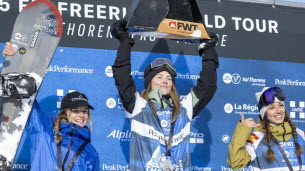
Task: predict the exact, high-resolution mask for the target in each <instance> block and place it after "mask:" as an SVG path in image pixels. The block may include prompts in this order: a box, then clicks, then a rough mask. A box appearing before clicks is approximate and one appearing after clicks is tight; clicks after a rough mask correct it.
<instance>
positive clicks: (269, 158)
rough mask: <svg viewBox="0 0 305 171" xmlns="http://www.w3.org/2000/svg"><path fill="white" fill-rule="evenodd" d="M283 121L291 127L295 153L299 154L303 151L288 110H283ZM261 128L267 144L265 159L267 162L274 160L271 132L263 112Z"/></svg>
mask: <svg viewBox="0 0 305 171" xmlns="http://www.w3.org/2000/svg"><path fill="white" fill-rule="evenodd" d="M284 122H288V123H289V125H290V126H291V129H292V136H293V140H294V144H295V153H296V154H297V155H298V156H300V155H301V154H302V153H303V149H302V147H301V146H300V144H299V143H298V134H297V131H296V126H295V125H294V123H293V122H292V121H291V119H290V117H289V114H288V112H287V111H286V110H285V118H284ZM261 123H262V126H263V129H264V131H265V141H266V144H267V145H268V150H267V152H266V160H267V161H268V162H272V161H274V152H273V150H272V149H271V140H272V139H271V135H272V133H271V132H270V121H269V120H268V119H267V115H266V114H265V116H264V118H263V119H262V121H261Z"/></svg>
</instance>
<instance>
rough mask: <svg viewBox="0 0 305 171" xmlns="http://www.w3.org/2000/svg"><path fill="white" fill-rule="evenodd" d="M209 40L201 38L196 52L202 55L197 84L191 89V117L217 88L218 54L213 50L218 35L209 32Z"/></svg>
mask: <svg viewBox="0 0 305 171" xmlns="http://www.w3.org/2000/svg"><path fill="white" fill-rule="evenodd" d="M210 36H211V39H210V40H202V41H201V43H200V45H199V47H198V52H199V55H200V56H202V70H201V71H200V78H199V79H198V80H197V85H196V86H195V87H194V88H193V89H192V92H191V93H192V98H193V100H192V101H193V118H194V117H196V116H197V115H198V114H199V113H200V112H201V110H202V109H203V108H204V107H205V106H206V105H207V104H208V103H209V102H210V101H211V100H212V98H213V96H214V94H215V92H216V89H217V72H216V68H218V66H219V61H218V55H217V52H216V50H215V48H214V47H215V45H216V44H217V41H218V37H217V35H216V34H215V33H210Z"/></svg>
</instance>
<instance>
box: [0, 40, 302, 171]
mask: <svg viewBox="0 0 305 171" xmlns="http://www.w3.org/2000/svg"><path fill="white" fill-rule="evenodd" d="M3 47H4V43H1V44H0V48H1V49H2V48H3ZM115 56H116V51H114V50H102V49H85V48H68V47H58V48H57V50H56V52H55V55H54V58H53V60H52V62H51V64H50V67H49V70H48V72H47V75H46V77H45V80H44V82H43V84H42V86H41V89H40V91H39V93H38V96H37V100H38V102H39V104H40V105H41V108H42V110H43V111H44V112H45V113H47V114H49V115H51V116H53V117H55V116H56V114H57V113H58V112H59V107H60V103H61V100H62V98H63V96H64V95H65V94H67V93H68V92H72V91H79V92H82V93H85V94H86V95H87V97H88V98H89V103H90V104H91V105H92V106H93V107H94V108H95V110H93V111H91V112H90V113H91V115H92V118H93V129H92V143H93V145H94V146H95V147H96V149H97V151H98V153H99V155H100V163H101V164H100V168H101V170H115V169H117V170H124V169H125V170H126V166H127V165H128V161H129V150H130V149H129V146H130V136H131V130H132V129H131V128H130V124H129V121H128V120H127V119H126V118H125V113H124V110H123V105H122V102H121V100H120V98H119V95H118V92H117V89H116V87H115V83H114V79H113V73H112V69H111V65H112V64H113V62H114V60H115ZM101 57H102V58H103V60H101ZM157 57H165V58H168V59H170V60H172V61H173V64H174V65H175V66H176V69H177V71H178V73H180V74H181V75H187V76H185V77H179V76H177V78H176V88H177V90H178V92H179V95H180V96H181V98H182V97H184V96H185V95H186V94H188V93H189V92H190V90H191V88H192V87H193V86H194V85H196V82H197V80H196V79H195V77H192V76H191V75H194V76H198V75H199V72H200V70H201V58H198V57H197V56H191V55H181V54H178V55H176V54H164V53H147V52H132V60H131V62H132V72H131V74H132V76H133V78H134V81H135V84H136V87H137V89H138V91H139V92H141V91H142V90H143V89H144V85H143V81H144V80H143V71H144V69H145V67H146V65H147V64H148V63H150V62H151V61H152V60H153V59H155V58H157ZM0 60H1V61H3V59H0ZM0 66H1V64H0ZM258 66H259V67H260V69H257V68H258ZM79 71H82V72H79ZM85 71H86V72H85ZM296 71H297V72H296ZM304 72H305V67H304V64H301V63H284V62H275V61H261V60H246V59H232V58H222V57H221V58H220V67H219V69H218V88H217V91H216V94H215V95H214V97H213V99H212V101H211V102H210V103H209V104H208V105H207V106H206V107H205V109H204V110H203V111H202V112H201V113H200V114H199V115H198V116H197V117H196V118H195V119H194V120H193V121H192V123H191V125H190V126H191V131H190V132H189V136H190V150H191V158H192V164H193V167H192V170H230V171H231V170H232V169H230V168H229V166H227V164H226V157H227V147H228V144H229V143H230V141H231V139H232V134H233V131H234V128H235V126H236V123H237V122H238V121H239V120H240V115H239V114H244V115H245V118H250V117H251V118H254V120H257V119H258V109H257V102H256V99H255V96H254V94H255V93H256V92H259V91H261V90H262V88H263V87H264V86H279V87H281V88H282V89H283V90H284V92H285V93H286V96H287V99H286V100H285V106H286V108H287V111H288V112H289V115H290V117H291V118H292V120H293V121H294V122H295V124H296V125H297V127H299V128H300V129H302V130H305V126H304V122H305V114H304V107H305V95H304V93H302V92H304V91H305V89H304V87H303V86H295V85H291V84H289V85H278V84H277V82H276V81H275V80H276V79H286V80H299V82H302V79H304ZM196 78H198V77H196ZM238 80H240V81H238ZM246 80H247V81H246ZM254 83H255V84H254ZM258 84H264V86H263V85H258ZM160 114H164V115H166V114H168V113H160ZM164 124H165V123H164ZM29 139H30V135H29V134H28V130H27V128H26V129H25V134H24V135H23V139H22V142H21V145H20V148H19V151H18V154H17V158H16V160H15V161H16V163H15V164H16V166H15V167H16V168H17V167H18V169H20V170H30V161H31V159H30V147H31V145H30V142H29ZM286 145H289V144H286ZM246 170H247V169H246V168H245V169H244V171H246Z"/></svg>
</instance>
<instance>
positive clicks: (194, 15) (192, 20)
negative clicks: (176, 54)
mask: <svg viewBox="0 0 305 171" xmlns="http://www.w3.org/2000/svg"><path fill="white" fill-rule="evenodd" d="M124 20H125V21H126V22H127V28H128V32H129V33H131V34H134V35H141V36H151V37H157V38H165V39H180V40H196V39H197V40H198V39H210V36H209V34H208V32H207V29H206V27H205V25H204V21H203V19H202V16H201V13H200V10H199V8H198V6H197V3H196V0H134V1H133V3H132V4H131V6H130V8H129V11H127V14H126V16H125V18H124Z"/></svg>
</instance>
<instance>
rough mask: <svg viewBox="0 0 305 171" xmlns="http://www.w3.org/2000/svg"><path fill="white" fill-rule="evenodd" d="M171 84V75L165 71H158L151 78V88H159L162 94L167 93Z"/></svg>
mask: <svg viewBox="0 0 305 171" xmlns="http://www.w3.org/2000/svg"><path fill="white" fill-rule="evenodd" d="M172 86H173V80H172V76H171V75H170V74H169V73H168V72H167V71H162V72H159V73H158V74H157V75H155V77H154V78H153V79H152V80H151V89H152V90H154V89H155V88H158V87H159V88H161V89H162V94H163V95H168V94H169V93H170V92H171V89H172Z"/></svg>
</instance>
